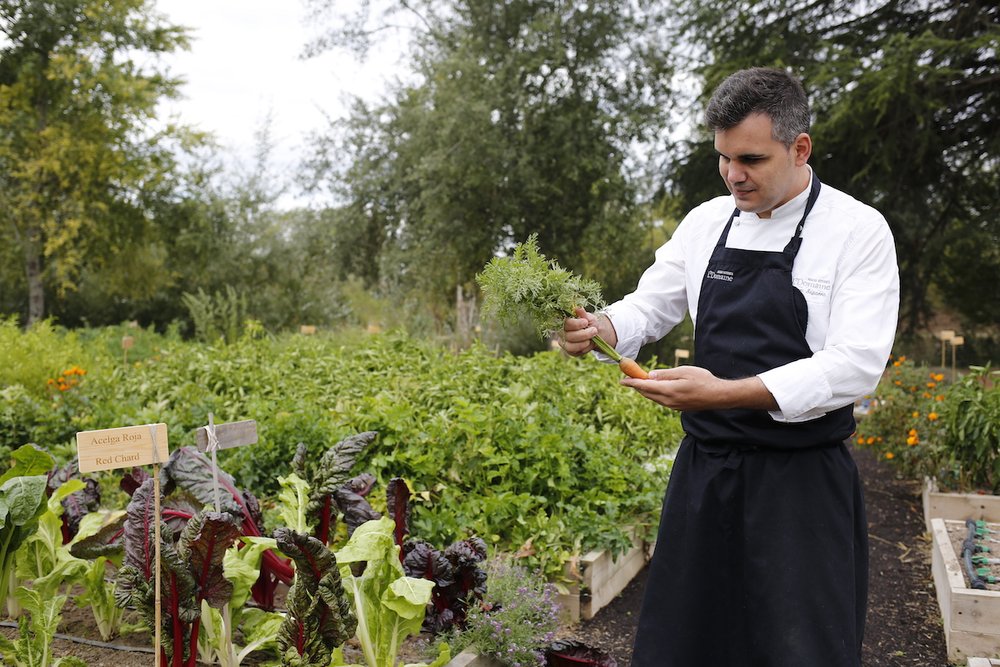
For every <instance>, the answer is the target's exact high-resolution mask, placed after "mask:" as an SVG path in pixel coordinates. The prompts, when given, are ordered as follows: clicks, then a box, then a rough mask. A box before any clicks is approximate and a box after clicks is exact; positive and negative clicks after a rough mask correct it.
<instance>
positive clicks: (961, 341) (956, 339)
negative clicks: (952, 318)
mask: <svg viewBox="0 0 1000 667" xmlns="http://www.w3.org/2000/svg"><path fill="white" fill-rule="evenodd" d="M951 345H952V347H958V346H959V345H965V336H953V337H952V339H951Z"/></svg>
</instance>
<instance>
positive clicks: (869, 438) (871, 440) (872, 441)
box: [868, 436, 875, 445]
mask: <svg viewBox="0 0 1000 667" xmlns="http://www.w3.org/2000/svg"><path fill="white" fill-rule="evenodd" d="M868 444H869V445H874V444H875V438H873V437H872V436H868Z"/></svg>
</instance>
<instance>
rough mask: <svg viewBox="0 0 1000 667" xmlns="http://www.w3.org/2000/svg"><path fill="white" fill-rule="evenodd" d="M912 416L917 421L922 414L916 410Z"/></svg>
mask: <svg viewBox="0 0 1000 667" xmlns="http://www.w3.org/2000/svg"><path fill="white" fill-rule="evenodd" d="M910 416H911V417H913V418H914V419H916V418H917V417H919V416H920V413H919V412H917V411H916V410H914V411H913V414H912V415H910Z"/></svg>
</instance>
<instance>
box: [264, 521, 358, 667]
mask: <svg viewBox="0 0 1000 667" xmlns="http://www.w3.org/2000/svg"><path fill="white" fill-rule="evenodd" d="M274 539H275V541H276V542H277V544H278V548H279V549H281V551H282V553H284V554H285V555H287V556H290V557H291V558H292V560H294V561H295V565H296V570H295V583H294V584H293V585H292V587H291V588H290V589H289V591H288V599H287V602H286V604H287V606H288V615H287V616H286V617H285V620H284V622H283V623H282V625H281V630H280V632H279V634H278V647H279V650H280V651H281V652H282V653H283V654H284V655H285V656H286V658H287V659H289V660H293V659H294V660H293V661H295V662H297V663H298V664H303V665H306V664H308V665H328V664H329V663H330V655H331V654H332V653H333V650H334V649H335V648H336V647H338V646H340V645H341V644H343V643H344V642H345V641H347V640H348V639H349V638H350V637H351V635H353V634H354V630H355V627H356V625H357V620H356V618H355V616H354V614H353V613H352V611H351V603H350V601H349V600H348V599H347V595H346V593H345V592H344V588H343V584H342V582H341V577H340V572H339V570H338V568H337V558H336V556H334V554H333V552H332V551H330V550H329V549H327V547H326V545H325V544H323V543H322V542H320V541H319V540H317V539H316V538H314V537H311V536H309V535H306V534H304V533H299V532H296V531H294V530H291V529H288V528H278V529H277V530H275V531H274Z"/></svg>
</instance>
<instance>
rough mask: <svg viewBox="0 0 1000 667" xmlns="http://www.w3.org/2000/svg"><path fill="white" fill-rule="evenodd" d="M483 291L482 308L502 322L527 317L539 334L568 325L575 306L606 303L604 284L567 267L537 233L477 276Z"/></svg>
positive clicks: (487, 315)
mask: <svg viewBox="0 0 1000 667" xmlns="http://www.w3.org/2000/svg"><path fill="white" fill-rule="evenodd" d="M476 282H478V283H479V288H480V289H481V290H482V292H483V306H482V314H483V316H486V317H496V318H497V319H499V320H500V322H501V323H513V322H516V321H518V320H521V319H527V320H528V321H530V322H531V323H532V325H534V327H535V330H536V331H537V332H538V335H539V336H542V337H545V336H548V335H551V334H552V333H553V332H555V331H558V330H560V329H562V321H563V319H565V318H566V317H567V316H572V315H573V309H574V308H578V307H579V308H586V309H599V308H601V307H602V306H603V305H604V300H603V298H602V296H601V288H600V286H599V285H598V284H597V283H596V282H594V281H592V280H587V279H585V278H581V277H579V276H577V275H574V274H572V273H570V272H569V271H567V270H566V269H563V268H562V267H560V266H559V264H557V263H556V262H555V260H549V259H546V258H545V256H544V255H542V254H541V252H539V250H538V236H537V235H536V234H532V235H531V236H529V237H528V240H527V241H525V242H524V243H520V244H518V245H517V246H515V248H514V251H513V253H511V255H510V256H509V257H494V258H493V259H491V260H490V262H489V264H487V265H486V267H485V268H484V269H483V271H482V273H480V274H479V275H477V276H476Z"/></svg>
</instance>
